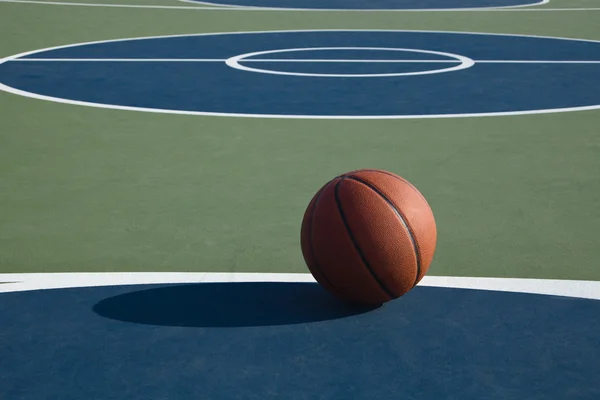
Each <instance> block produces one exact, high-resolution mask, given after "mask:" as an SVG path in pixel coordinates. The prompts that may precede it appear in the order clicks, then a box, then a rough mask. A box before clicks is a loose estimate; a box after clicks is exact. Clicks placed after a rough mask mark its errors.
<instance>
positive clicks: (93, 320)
mask: <svg viewBox="0 0 600 400" xmlns="http://www.w3.org/2000/svg"><path fill="white" fill-rule="evenodd" d="M599 313H600V302H598V301H593V300H583V299H572V298H562V297H553V296H541V295H529V294H515V293H502V292H486V291H475V290H459V289H445V288H427V287H417V288H415V289H414V290H413V291H411V292H409V293H408V294H407V295H406V296H404V297H403V298H401V299H398V300H396V301H393V302H391V303H388V304H386V305H384V306H383V307H381V308H378V309H374V310H365V309H358V310H357V309H353V308H348V307H347V306H345V305H343V304H342V303H339V302H337V300H335V299H333V298H331V297H330V296H329V295H328V294H326V293H325V292H324V291H323V290H322V289H320V287H318V286H317V285H316V284H308V283H288V284H286V283H229V284H197V285H187V284H186V285H151V286H123V287H102V288H81V289H66V290H46V291H36V292H22V293H11V294H2V295H0V324H1V326H2V331H1V332H2V333H1V335H0V397H1V398H2V399H3V400H13V399H19V400H28V399H36V400H39V399H57V398H60V399H64V400H68V399H104V400H108V399H150V398H152V399H183V398H186V399H187V398H201V399H350V398H351V399H373V398H378V399H390V398H402V399H432V400H438V399H477V400H480V399H483V398H485V399H502V400H505V399H513V398H526V399H549V398H552V399H567V398H570V399H590V400H592V399H597V398H600V397H599V396H600V385H599V384H598V381H597V376H598V374H599V373H600V361H599V360H600V358H599V356H600V354H599V353H600V347H599V346H600V339H599V336H598V332H599V331H600V320H599V319H598V318H597V317H598V315H599Z"/></svg>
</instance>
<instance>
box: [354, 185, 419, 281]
mask: <svg viewBox="0 0 600 400" xmlns="http://www.w3.org/2000/svg"><path fill="white" fill-rule="evenodd" d="M345 178H347V179H350V180H353V181H355V182H358V183H362V184H363V185H365V186H366V187H368V188H369V189H371V190H372V191H373V192H375V193H376V194H377V195H379V196H380V197H381V198H382V199H383V200H385V202H386V203H387V204H388V206H390V208H391V209H392V210H393V211H394V213H395V214H396V215H397V216H398V219H399V220H400V222H401V223H402V225H403V226H404V228H406V232H407V233H408V237H409V239H410V242H411V245H412V247H413V250H414V252H415V257H416V259H417V276H416V278H415V282H414V283H413V285H412V287H415V286H416V285H417V283H418V281H419V277H420V276H421V255H420V254H419V253H420V251H419V246H418V244H417V240H416V238H415V235H414V232H413V231H412V229H411V227H410V225H409V224H408V221H407V220H406V217H405V216H404V215H403V214H402V213H401V212H400V210H398V209H397V208H396V206H395V205H394V203H392V202H391V201H390V199H388V198H387V197H386V196H385V195H384V194H383V193H382V192H381V191H379V189H377V188H376V187H375V186H373V185H371V184H370V183H369V182H366V181H364V180H362V179H360V178H357V177H355V176H346V177H345Z"/></svg>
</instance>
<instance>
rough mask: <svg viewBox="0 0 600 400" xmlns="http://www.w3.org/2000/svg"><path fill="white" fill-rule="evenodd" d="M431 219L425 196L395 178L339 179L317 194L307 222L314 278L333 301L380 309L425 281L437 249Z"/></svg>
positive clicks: (363, 174)
mask: <svg viewBox="0 0 600 400" xmlns="http://www.w3.org/2000/svg"><path fill="white" fill-rule="evenodd" d="M436 239H437V231H436V225H435V220H434V217H433V213H432V211H431V208H430V207H429V204H428V203H427V201H426V200H425V198H424V197H423V196H422V195H421V193H420V192H419V191H418V190H417V189H416V188H415V187H414V186H413V185H412V184H410V183H409V182H408V181H406V180H405V179H403V178H401V177H400V176H398V175H395V174H393V173H391V172H387V171H382V170H375V169H363V170H357V171H352V172H348V173H346V174H344V175H340V176H338V177H336V178H334V179H333V180H331V181H330V182H328V183H327V184H326V185H325V186H323V187H322V188H321V190H319V191H318V192H317V194H316V195H315V196H314V197H313V199H312V200H311V202H310V204H309V205H308V207H307V209H306V212H305V214H304V219H303V220H302V230H301V244H302V254H303V256H304V260H305V261H306V264H307V265H308V268H309V270H310V272H311V273H312V275H313V276H314V277H315V279H316V280H317V282H319V283H320V284H321V285H322V286H323V287H324V288H325V289H327V290H328V291H329V292H331V293H332V294H334V295H335V296H337V297H339V298H341V299H343V300H345V301H348V302H351V303H358V304H382V303H385V302H387V301H390V300H393V299H396V298H398V297H400V296H402V295H404V294H405V293H407V292H408V291H409V290H411V289H412V288H413V287H415V285H416V284H417V283H419V281H420V280H421V279H422V278H423V276H424V275H425V273H426V272H427V270H428V269H429V265H430V264H431V260H432V259H433V253H434V251H435V245H436Z"/></svg>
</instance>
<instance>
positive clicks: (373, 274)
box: [334, 177, 398, 299]
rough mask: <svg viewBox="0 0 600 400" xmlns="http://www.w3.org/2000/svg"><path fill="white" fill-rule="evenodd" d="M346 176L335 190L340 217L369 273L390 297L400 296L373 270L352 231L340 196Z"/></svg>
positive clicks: (337, 184) (336, 185)
mask: <svg viewBox="0 0 600 400" xmlns="http://www.w3.org/2000/svg"><path fill="white" fill-rule="evenodd" d="M346 178H347V177H341V179H340V180H339V181H338V182H337V183H336V184H335V190H334V194H335V202H336V204H337V208H338V212H339V213H340V217H342V221H343V222H344V226H345V227H346V232H348V236H350V240H351V241H352V244H353V245H354V248H355V249H356V251H357V252H358V255H359V256H360V258H361V260H362V262H363V264H364V265H365V267H366V268H367V270H368V271H369V273H370V274H371V276H372V277H373V279H375V281H376V282H377V284H378V285H379V287H380V288H381V289H382V290H383V291H384V292H385V294H387V295H388V296H389V297H390V299H395V298H396V297H398V296H396V295H394V294H393V293H392V292H391V291H390V290H389V289H388V288H387V287H386V286H385V285H384V283H383V282H382V281H381V279H379V277H378V276H377V274H375V271H373V269H372V268H371V266H370V265H369V263H368V261H367V259H366V257H365V255H364V254H363V252H362V250H361V249H360V247H359V246H358V242H357V241H356V238H355V237H354V235H353V234H352V231H351V230H350V225H348V220H347V219H346V215H345V214H344V210H343V209H342V202H341V201H340V197H339V193H338V192H339V187H340V183H342V182H343V181H344V179H346Z"/></svg>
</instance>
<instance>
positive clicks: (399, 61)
mask: <svg viewBox="0 0 600 400" xmlns="http://www.w3.org/2000/svg"><path fill="white" fill-rule="evenodd" d="M294 50H298V49H294ZM302 50H304V49H302ZM269 52H270V51H269ZM261 53H265V52H262V51H261ZM243 55H244V56H246V57H247V56H248V55H247V54H243ZM235 57H239V56H235ZM232 58H234V57H231V58H17V59H14V60H8V61H6V62H157V63H161V62H162V63H170V62H173V63H178V62H200V63H201V62H222V63H225V62H226V61H228V60H231V59H232ZM472 61H473V62H474V63H475V64H600V61H589V60H472ZM237 62H244V63H253V62H261V63H375V64H376V63H388V64H394V63H397V64H402V63H416V64H457V63H460V62H461V60H459V59H458V58H457V59H454V60H426V59H423V60H409V59H406V60H403V59H401V58H399V59H397V60H384V59H372V60H368V59H358V58H357V59H346V60H345V59H339V58H331V59H327V58H324V59H318V58H252V59H246V58H244V59H238V60H237Z"/></svg>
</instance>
